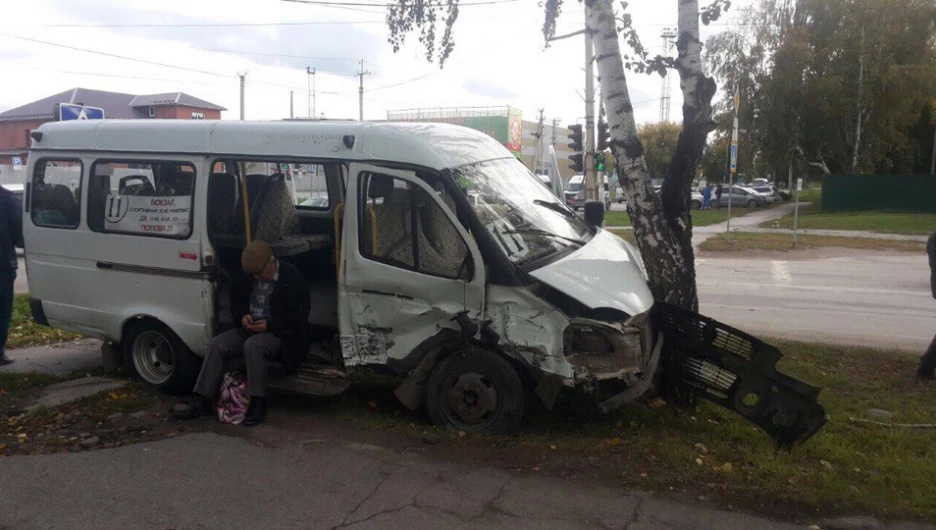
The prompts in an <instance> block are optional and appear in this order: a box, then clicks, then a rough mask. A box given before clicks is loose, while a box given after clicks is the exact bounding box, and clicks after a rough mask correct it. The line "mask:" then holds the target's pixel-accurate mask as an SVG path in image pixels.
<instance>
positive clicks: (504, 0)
mask: <svg viewBox="0 0 936 530" xmlns="http://www.w3.org/2000/svg"><path fill="white" fill-rule="evenodd" d="M283 1H284V2H294V3H298V4H310V5H316V6H327V7H348V6H356V7H397V6H398V4H371V3H366V2H325V1H322V0H283ZM516 1H517V0H484V1H480V2H472V3H470V4H463V3H459V4H458V8H459V9H461V8H463V7H471V6H486V5H494V4H508V3H513V2H516ZM425 5H426V6H427V7H430V6H431V7H447V6H448V4H443V3H437V4H425Z"/></svg>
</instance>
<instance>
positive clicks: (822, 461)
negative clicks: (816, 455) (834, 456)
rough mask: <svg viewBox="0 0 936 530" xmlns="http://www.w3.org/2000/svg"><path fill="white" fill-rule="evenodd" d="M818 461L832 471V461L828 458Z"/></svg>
mask: <svg viewBox="0 0 936 530" xmlns="http://www.w3.org/2000/svg"><path fill="white" fill-rule="evenodd" d="M819 463H820V464H822V467H824V468H826V469H828V470H829V471H832V463H831V462H829V461H828V460H820V461H819Z"/></svg>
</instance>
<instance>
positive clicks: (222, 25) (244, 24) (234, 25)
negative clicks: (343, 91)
mask: <svg viewBox="0 0 936 530" xmlns="http://www.w3.org/2000/svg"><path fill="white" fill-rule="evenodd" d="M386 23H387V22H386V21H385V20H335V21H316V22H219V23H179V24H18V25H16V26H11V27H16V28H238V27H244V28H246V27H265V26H328V25H356V24H386Z"/></svg>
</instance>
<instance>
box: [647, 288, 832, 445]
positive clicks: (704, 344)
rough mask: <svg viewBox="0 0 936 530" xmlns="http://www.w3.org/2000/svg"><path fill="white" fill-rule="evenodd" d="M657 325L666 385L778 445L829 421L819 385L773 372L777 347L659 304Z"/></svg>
mask: <svg viewBox="0 0 936 530" xmlns="http://www.w3.org/2000/svg"><path fill="white" fill-rule="evenodd" d="M654 313H655V314H654V316H655V318H654V321H655V329H656V331H657V332H659V333H660V334H662V335H663V337H664V340H665V344H664V346H663V352H662V357H661V365H662V366H661V368H662V370H663V378H664V380H665V383H664V384H666V385H667V386H668V387H669V388H671V389H675V390H677V391H680V392H685V391H689V393H691V394H695V395H698V396H700V397H704V398H705V399H708V400H709V401H713V402H715V403H718V404H719V405H722V406H724V407H726V408H728V409H731V410H733V411H735V412H737V413H738V414H740V415H742V416H744V417H745V418H747V419H748V420H750V421H751V422H753V423H755V424H756V425H758V426H759V427H761V428H762V429H764V430H765V431H766V432H767V434H769V435H770V436H771V437H772V438H774V439H775V440H776V441H777V444H778V445H780V446H782V447H793V446H796V445H799V444H801V443H803V442H805V441H806V440H808V439H809V438H810V437H812V436H813V435H814V434H816V432H818V431H819V429H821V428H822V426H823V425H825V424H826V422H827V421H828V416H827V415H826V413H825V409H824V408H823V407H822V405H820V404H819V403H818V401H817V398H818V396H819V391H820V389H819V388H817V387H814V386H811V385H808V384H806V383H804V382H802V381H799V380H797V379H794V378H792V377H789V376H787V375H785V374H782V373H780V372H778V371H777V369H776V364H777V361H779V360H780V358H781V357H782V354H781V353H780V350H778V349H777V348H775V347H774V346H771V345H770V344H767V343H766V342H764V341H762V340H760V339H757V338H755V337H753V336H751V335H748V334H747V333H744V332H743V331H740V330H737V329H735V328H732V327H731V326H727V325H725V324H722V323H720V322H717V321H715V320H713V319H711V318H708V317H704V316H702V315H699V314H698V313H693V312H692V311H688V310H685V309H681V308H679V307H676V306H673V305H669V304H666V303H663V302H657V304H656V305H655V309H654Z"/></svg>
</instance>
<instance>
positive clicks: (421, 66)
mask: <svg viewBox="0 0 936 530" xmlns="http://www.w3.org/2000/svg"><path fill="white" fill-rule="evenodd" d="M329 1H333V0H329ZM475 1H477V0H462V4H463V7H462V8H461V10H460V16H459V20H458V23H457V25H456V28H455V39H456V47H455V51H454V53H453V54H452V56H451V57H450V59H449V61H448V62H447V63H446V65H445V68H444V69H442V70H440V69H439V66H438V65H437V64H432V63H428V62H427V61H426V59H425V55H424V53H423V50H422V49H421V47H420V46H419V44H418V42H417V39H416V35H413V36H412V38H410V39H409V41H408V43H407V45H406V46H405V47H404V48H403V49H401V50H400V51H399V52H398V53H394V52H393V50H392V48H391V46H390V45H389V44H388V43H387V36H388V30H387V28H386V25H385V22H384V15H385V7H382V4H383V0H356V1H355V2H343V3H344V4H348V3H351V4H374V6H373V7H371V6H370V5H367V6H364V5H351V6H349V5H343V6H327V5H321V3H319V4H304V3H297V2H287V1H283V0H30V1H29V2H15V3H11V5H8V6H5V9H4V11H5V15H6V16H4V18H3V20H2V21H0V71H2V72H3V73H4V76H3V77H4V81H3V82H2V83H0V111H2V110H5V109H9V108H12V107H16V106H19V105H22V104H24V103H27V102H30V101H33V100H36V99H39V98H42V97H45V96H48V95H51V94H54V93H57V92H61V91H64V90H67V89H70V88H74V87H84V88H96V89H102V90H112V91H118V92H129V93H138V94H146V93H156V92H175V91H183V92H187V93H189V94H192V95H194V96H196V97H200V98H203V99H206V100H208V101H211V102H213V103H217V104H219V105H222V106H224V107H227V108H228V109H230V110H229V111H228V112H225V113H224V115H223V117H224V119H237V117H238V108H239V103H238V102H239V88H238V78H237V73H238V72H247V90H246V93H247V96H246V116H247V119H258V120H260V119H264V120H266V119H280V118H285V117H288V116H289V108H290V107H289V99H290V90H292V91H294V92H295V95H294V108H295V114H296V115H297V116H305V115H308V113H309V103H308V97H307V81H308V76H307V74H306V67H307V66H312V67H314V68H315V69H316V71H317V73H316V75H315V83H316V92H317V100H316V112H317V113H318V114H320V115H324V116H325V117H327V118H355V119H356V118H357V115H358V94H357V87H358V80H357V78H356V77H355V76H354V73H355V72H356V71H357V68H358V66H359V64H358V61H359V60H361V59H363V60H364V68H365V69H366V70H368V71H370V72H371V73H370V75H367V76H366V77H365V78H364V88H365V94H364V117H365V119H385V118H386V112H387V111H388V110H398V109H410V108H425V107H454V106H491V105H510V106H513V107H516V108H519V109H520V110H521V111H522V112H523V116H524V119H529V120H533V119H535V116H536V114H537V109H540V108H543V109H545V115H546V118H547V119H553V118H557V119H559V120H560V123H572V122H574V121H575V120H576V119H578V118H580V117H582V116H583V115H584V105H583V102H582V94H583V93H584V82H585V73H584V71H583V70H582V68H583V60H584V43H583V40H582V37H576V38H570V39H567V40H563V41H560V42H557V43H554V44H553V45H552V46H550V47H549V48H545V47H544V45H543V38H542V34H541V32H540V31H541V27H542V22H543V21H542V10H541V8H539V7H538V1H537V0H514V1H507V2H504V3H500V4H496V5H478V6H470V5H467V4H470V3H473V2H475ZM676 1H677V0H653V1H638V2H632V8H631V9H632V11H631V12H632V14H633V16H634V20H635V21H636V22H637V27H638V30H639V32H640V35H641V37H642V39H643V41H644V44H645V45H646V46H647V47H648V48H649V51H650V52H651V54H657V53H661V52H662V41H661V39H660V37H659V34H660V32H661V31H662V29H663V28H665V27H667V26H672V25H675V22H676ZM322 3H327V2H322ZM583 18H584V15H583V13H582V7H581V6H580V4H579V3H578V2H575V1H574V0H567V2H566V8H565V10H564V12H563V14H562V16H561V18H560V20H559V28H558V31H557V33H559V34H562V33H566V32H570V31H574V30H577V29H580V28H581V27H582V26H583ZM721 29H724V25H721V26H715V27H712V28H705V29H704V30H703V31H704V33H703V36H704V35H707V34H711V33H712V32H713V31H719V30H721ZM118 56H119V57H118ZM630 77H631V85H630V90H631V97H632V99H633V101H634V103H635V108H636V109H637V118H638V121H640V122H645V121H656V119H657V115H658V112H659V97H660V78H659V76H647V75H636V74H632V75H631V76H630ZM596 86H597V83H596ZM672 96H673V98H672V109H673V110H672V116H673V118H674V119H678V117H679V114H680V110H679V109H680V105H681V104H682V98H681V96H680V93H679V85H678V79H676V78H675V74H674V79H673V90H672Z"/></svg>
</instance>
